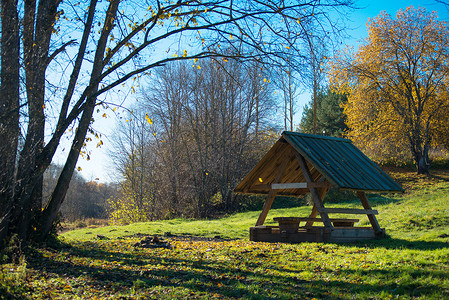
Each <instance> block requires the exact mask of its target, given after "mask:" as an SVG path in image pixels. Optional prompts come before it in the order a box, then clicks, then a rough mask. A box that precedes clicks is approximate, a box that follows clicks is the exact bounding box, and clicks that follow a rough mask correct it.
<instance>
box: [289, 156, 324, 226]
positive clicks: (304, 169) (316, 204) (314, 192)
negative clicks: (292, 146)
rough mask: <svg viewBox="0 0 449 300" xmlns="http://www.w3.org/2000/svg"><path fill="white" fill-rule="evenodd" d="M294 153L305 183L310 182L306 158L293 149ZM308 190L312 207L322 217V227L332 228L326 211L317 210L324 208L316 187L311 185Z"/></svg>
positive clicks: (311, 180) (310, 177)
mask: <svg viewBox="0 0 449 300" xmlns="http://www.w3.org/2000/svg"><path fill="white" fill-rule="evenodd" d="M295 155H296V159H297V160H298V163H299V166H300V167H301V170H302V173H303V175H304V178H305V179H306V181H307V183H312V182H313V178H312V175H311V174H310V170H309V168H308V167H307V162H306V160H305V159H304V157H303V156H302V155H301V154H299V153H298V152H296V151H295ZM309 190H310V193H311V194H312V200H313V203H314V207H315V208H316V209H317V210H318V212H319V213H320V215H321V219H323V223H324V227H328V228H331V229H332V228H333V227H332V223H331V220H330V219H329V216H328V215H327V213H326V212H321V211H319V210H320V208H324V205H323V200H322V199H321V197H320V193H318V191H317V189H316V188H312V187H311V188H309ZM312 212H313V211H312Z"/></svg>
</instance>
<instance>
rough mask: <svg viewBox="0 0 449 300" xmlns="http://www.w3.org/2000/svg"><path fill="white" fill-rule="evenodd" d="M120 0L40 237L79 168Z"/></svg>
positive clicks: (112, 8)
mask: <svg viewBox="0 0 449 300" xmlns="http://www.w3.org/2000/svg"><path fill="white" fill-rule="evenodd" d="M119 3H120V0H111V1H110V2H109V7H108V11H107V13H106V20H105V24H111V25H112V26H105V27H103V30H102V32H101V36H100V38H99V40H98V43H97V50H96V52H95V59H94V63H93V66H92V73H91V80H90V84H89V86H90V88H88V95H89V96H88V97H87V98H86V103H87V105H86V107H85V109H84V111H83V114H82V116H81V119H80V121H79V125H78V129H77V130H76V134H75V138H74V140H73V142H72V147H71V149H70V152H69V155H68V157H67V160H66V163H65V165H64V168H63V170H62V172H61V175H60V176H59V178H58V182H57V184H56V187H55V189H54V190H53V193H52V196H51V198H50V201H48V204H47V206H46V207H45V209H44V211H43V212H42V217H41V224H40V225H41V227H40V239H41V241H43V240H44V239H45V238H46V237H47V236H48V234H49V233H50V230H51V228H52V226H53V223H54V221H55V220H56V218H57V216H58V212H59V209H60V207H61V204H62V202H63V201H64V198H65V195H66V193H67V189H68V188H69V184H70V179H71V178H72V175H73V171H74V169H75V166H76V163H77V162H78V157H79V153H80V150H81V147H82V146H83V144H84V140H85V138H86V134H87V131H88V129H89V126H90V122H91V120H92V114H93V111H94V108H95V105H96V96H95V93H96V92H97V91H98V85H99V80H98V78H100V75H101V73H102V72H103V68H104V61H103V58H104V53H105V50H106V44H107V40H108V37H109V34H110V32H111V31H112V29H113V27H114V26H113V24H114V19H115V16H116V14H117V9H118V5H119Z"/></svg>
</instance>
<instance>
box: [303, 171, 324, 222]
mask: <svg viewBox="0 0 449 300" xmlns="http://www.w3.org/2000/svg"><path fill="white" fill-rule="evenodd" d="M321 179H324V177H323V178H321ZM328 191H329V188H328V187H325V188H321V189H319V190H318V193H319V195H320V198H321V199H322V200H324V197H325V196H326V194H327V192H328ZM317 215H318V209H317V207H316V205H315V204H313V207H312V212H311V213H310V215H309V218H316V216H317ZM313 222H314V221H307V223H306V226H313Z"/></svg>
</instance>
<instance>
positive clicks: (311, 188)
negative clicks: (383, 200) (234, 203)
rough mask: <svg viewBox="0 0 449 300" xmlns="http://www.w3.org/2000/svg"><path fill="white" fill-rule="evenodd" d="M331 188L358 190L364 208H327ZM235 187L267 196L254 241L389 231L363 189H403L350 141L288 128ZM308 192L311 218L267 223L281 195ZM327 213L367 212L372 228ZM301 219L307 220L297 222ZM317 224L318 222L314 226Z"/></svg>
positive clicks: (339, 238)
mask: <svg viewBox="0 0 449 300" xmlns="http://www.w3.org/2000/svg"><path fill="white" fill-rule="evenodd" d="M332 187H335V188H338V189H340V190H352V191H355V192H356V193H357V195H358V197H359V198H360V200H361V204H362V207H361V208H360V209H352V208H351V209H350V208H328V207H325V206H324V204H323V198H324V196H325V195H326V193H327V192H328V191H329V189H330V188H332ZM234 191H235V192H236V193H242V194H266V195H267V199H266V201H265V204H264V206H263V209H262V212H261V213H260V215H259V218H258V220H257V222H256V225H255V227H251V228H250V240H251V241H269V242H304V241H313V242H321V241H329V242H350V241H358V240H366V239H374V238H381V237H384V236H385V230H384V229H382V228H381V227H380V226H379V223H378V222H377V219H376V214H378V212H377V210H374V209H372V208H371V206H370V204H369V202H368V199H367V197H366V194H365V193H366V192H403V189H402V188H401V187H400V186H399V185H398V184H397V183H396V182H395V181H393V179H391V178H390V177H389V176H388V175H387V174H385V173H384V172H383V171H382V170H381V169H380V168H379V167H378V166H377V165H376V164H375V163H374V162H372V161H371V160H370V159H369V158H368V157H367V156H365V155H364V154H363V153H362V152H361V151H360V150H359V149H358V148H357V147H355V146H354V145H353V144H352V142H351V141H350V140H347V139H342V138H334V137H326V136H318V135H309V134H301V133H297V132H288V131H284V132H283V133H282V136H281V137H280V139H279V140H278V141H277V142H276V143H275V144H274V145H273V147H272V148H271V149H270V150H269V151H268V152H267V154H266V155H265V156H264V157H263V158H262V159H261V160H260V161H259V163H258V164H257V165H256V166H255V167H254V168H253V169H252V170H251V172H250V173H249V174H248V175H247V176H246V177H245V178H244V179H243V181H242V182H241V183H240V184H239V185H238V186H237V187H236V188H235V189H234ZM307 193H311V195H312V200H313V208H312V212H311V213H310V215H309V216H308V217H299V216H289V217H281V218H274V221H277V222H279V226H264V222H265V219H266V217H267V214H268V211H269V210H270V208H271V205H272V203H273V200H274V198H275V197H276V196H277V195H283V196H296V197H299V196H302V195H305V194H307ZM318 214H319V216H320V217H319V218H318V217H317V216H318ZM329 214H345V215H360V214H364V215H367V216H368V219H369V222H370V223H371V227H354V223H356V222H358V221H359V220H358V219H348V218H331V217H330V216H329ZM301 223H304V224H303V225H302V226H299V225H301ZM315 223H319V225H320V226H314V224H315Z"/></svg>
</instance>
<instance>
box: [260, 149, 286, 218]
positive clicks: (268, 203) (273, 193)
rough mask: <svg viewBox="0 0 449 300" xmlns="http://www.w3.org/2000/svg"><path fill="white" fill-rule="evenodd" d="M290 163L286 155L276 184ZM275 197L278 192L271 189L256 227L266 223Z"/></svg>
mask: <svg viewBox="0 0 449 300" xmlns="http://www.w3.org/2000/svg"><path fill="white" fill-rule="evenodd" d="M288 161H289V157H288V155H286V159H284V161H283V162H282V163H281V166H280V167H279V171H278V174H277V175H276V178H275V179H274V182H279V180H280V179H281V177H282V173H283V172H284V170H285V167H286V166H287V162H288ZM275 197H276V190H273V189H270V191H269V192H268V196H267V200H265V203H264V204H263V208H262V212H261V213H260V215H259V218H258V219H257V222H256V226H261V225H263V223H264V222H265V219H266V218H267V215H268V211H269V210H270V208H271V205H272V204H273V201H274V198H275Z"/></svg>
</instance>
